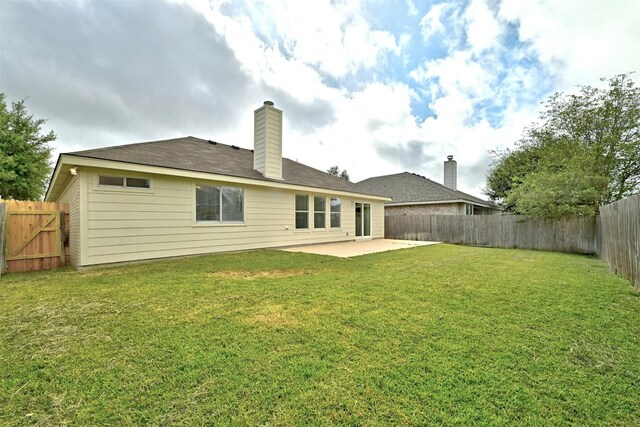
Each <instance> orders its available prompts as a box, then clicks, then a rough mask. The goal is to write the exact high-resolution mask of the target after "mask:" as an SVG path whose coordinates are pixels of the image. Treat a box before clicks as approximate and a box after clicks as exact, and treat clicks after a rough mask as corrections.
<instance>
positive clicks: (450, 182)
mask: <svg viewBox="0 0 640 427" xmlns="http://www.w3.org/2000/svg"><path fill="white" fill-rule="evenodd" d="M444 186H445V187H449V188H451V189H452V190H457V189H458V163H457V162H456V161H455V160H453V156H452V155H448V156H447V161H446V162H444Z"/></svg>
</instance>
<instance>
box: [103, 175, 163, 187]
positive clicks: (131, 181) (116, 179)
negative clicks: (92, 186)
mask: <svg viewBox="0 0 640 427" xmlns="http://www.w3.org/2000/svg"><path fill="white" fill-rule="evenodd" d="M98 185H101V186H108V187H120V188H151V180H150V179H147V178H133V177H130V176H126V177H125V176H108V175H99V176H98Z"/></svg>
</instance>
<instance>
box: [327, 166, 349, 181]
mask: <svg viewBox="0 0 640 427" xmlns="http://www.w3.org/2000/svg"><path fill="white" fill-rule="evenodd" d="M327 173H328V174H330V175H333V176H337V177H338V178H342V179H344V180H345V181H349V173H348V172H347V170H346V169H343V170H342V172H340V168H339V167H338V165H335V166H331V167H330V168H329V169H327Z"/></svg>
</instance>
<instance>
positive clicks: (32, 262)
mask: <svg viewBox="0 0 640 427" xmlns="http://www.w3.org/2000/svg"><path fill="white" fill-rule="evenodd" d="M5 203H6V204H7V211H6V221H5V222H6V225H5V227H6V237H5V241H6V243H5V261H6V271H7V272H19V271H34V270H48V269H52V268H59V267H62V266H64V265H65V264H66V253H65V252H66V251H65V240H66V234H67V233H66V232H65V230H66V227H65V223H66V222H67V218H66V217H67V215H65V213H66V212H67V205H66V203H46V202H22V201H13V200H11V201H6V202H5Z"/></svg>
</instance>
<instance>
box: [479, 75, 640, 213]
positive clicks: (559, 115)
mask: <svg viewBox="0 0 640 427" xmlns="http://www.w3.org/2000/svg"><path fill="white" fill-rule="evenodd" d="M545 107H546V108H545V110H544V111H543V112H542V114H541V116H540V122H539V123H536V124H532V125H531V126H530V127H528V128H527V129H525V131H524V133H523V137H522V139H521V140H520V141H519V142H518V143H517V144H516V148H515V149H514V150H507V151H503V152H494V153H493V157H494V162H493V164H492V167H491V170H490V171H489V174H488V175H487V186H486V189H485V194H487V195H488V196H489V197H490V198H491V200H493V201H495V202H500V203H501V204H502V205H503V206H504V207H505V209H506V210H508V211H511V212H514V213H519V214H527V215H536V216H561V215H566V214H595V213H597V212H598V207H599V206H600V205H602V204H606V203H610V202H613V201H616V200H620V199H622V198H625V197H627V196H630V195H632V194H634V193H637V192H638V191H639V190H640V88H638V87H637V86H635V84H634V82H633V80H631V78H630V75H629V74H621V75H618V76H615V77H613V78H611V79H609V80H608V87H607V88H604V89H598V88H593V87H590V86H581V87H579V91H578V93H577V94H572V95H567V94H563V93H556V94H554V95H553V96H551V97H550V98H549V99H548V100H547V101H546V102H545Z"/></svg>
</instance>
